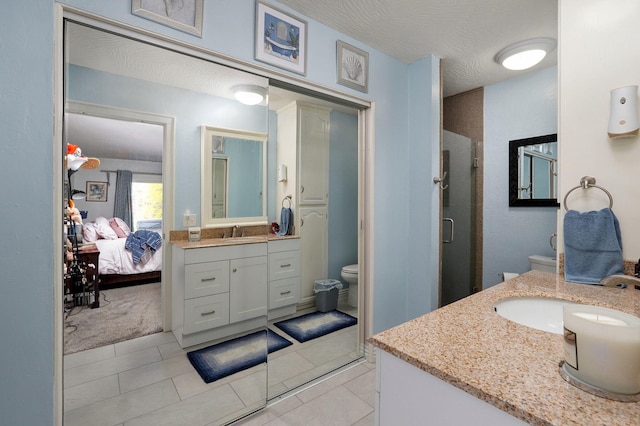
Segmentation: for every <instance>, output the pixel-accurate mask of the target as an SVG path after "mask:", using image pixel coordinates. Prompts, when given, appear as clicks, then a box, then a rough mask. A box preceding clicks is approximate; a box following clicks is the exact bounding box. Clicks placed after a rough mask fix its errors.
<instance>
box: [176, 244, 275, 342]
mask: <svg viewBox="0 0 640 426" xmlns="http://www.w3.org/2000/svg"><path fill="white" fill-rule="evenodd" d="M172 267H173V270H172V274H173V280H172V310H173V313H172V324H171V329H172V331H173V334H174V335H175V336H176V339H177V340H178V343H180V345H181V346H182V347H183V348H184V347H188V346H193V345H197V344H200V343H205V342H208V341H210V340H214V339H219V338H222V337H226V336H229V335H232V334H236V333H241V332H244V331H248V330H252V329H254V328H256V327H259V326H264V325H265V324H266V315H267V303H268V300H267V296H268V286H267V284H268V283H267V271H268V266H267V243H256V244H237V245H228V246H218V247H194V248H182V247H179V246H178V245H173V246H172Z"/></svg>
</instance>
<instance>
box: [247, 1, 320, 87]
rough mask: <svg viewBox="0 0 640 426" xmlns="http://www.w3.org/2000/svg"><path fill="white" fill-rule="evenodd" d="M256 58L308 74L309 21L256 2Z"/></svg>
mask: <svg viewBox="0 0 640 426" xmlns="http://www.w3.org/2000/svg"><path fill="white" fill-rule="evenodd" d="M255 35H256V42H255V44H256V59H257V60H258V61H262V62H266V63H268V64H271V65H275V66H277V67H279V68H283V69H285V70H289V71H293V72H295V73H298V74H302V75H305V74H306V72H307V22H306V21H303V20H301V19H299V18H296V17H294V16H292V15H289V14H288V13H285V12H283V11H281V10H278V9H276V8H274V7H272V6H269V5H268V4H266V3H264V2H262V1H257V2H256V34H255Z"/></svg>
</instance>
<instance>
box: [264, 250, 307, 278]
mask: <svg viewBox="0 0 640 426" xmlns="http://www.w3.org/2000/svg"><path fill="white" fill-rule="evenodd" d="M299 276H300V251H299V250H293V251H282V252H278V253H269V281H273V280H282V279H284V278H293V277H299Z"/></svg>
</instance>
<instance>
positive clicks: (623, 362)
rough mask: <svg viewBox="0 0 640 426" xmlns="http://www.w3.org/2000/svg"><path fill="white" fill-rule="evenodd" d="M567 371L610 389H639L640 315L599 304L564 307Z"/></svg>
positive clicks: (628, 391)
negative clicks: (636, 315)
mask: <svg viewBox="0 0 640 426" xmlns="http://www.w3.org/2000/svg"><path fill="white" fill-rule="evenodd" d="M563 321H564V328H565V339H564V354H565V366H566V368H567V372H568V373H570V374H571V375H573V376H574V377H575V378H577V379H580V380H582V381H583V382H585V383H588V384H590V385H592V386H595V387H598V388H600V389H604V390H606V391H609V392H614V393H619V394H625V395H633V394H636V393H639V392H640V318H638V317H635V316H633V315H629V314H625V313H624V312H620V311H616V310H613V309H607V308H601V307H598V306H588V305H576V304H567V305H565V306H563Z"/></svg>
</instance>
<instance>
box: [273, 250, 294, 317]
mask: <svg viewBox="0 0 640 426" xmlns="http://www.w3.org/2000/svg"><path fill="white" fill-rule="evenodd" d="M300 269H301V262H300V239H299V238H285V239H276V240H270V241H269V319H270V320H272V319H276V318H280V317H282V316H286V315H291V314H295V313H296V310H297V304H298V302H299V301H300Z"/></svg>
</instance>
